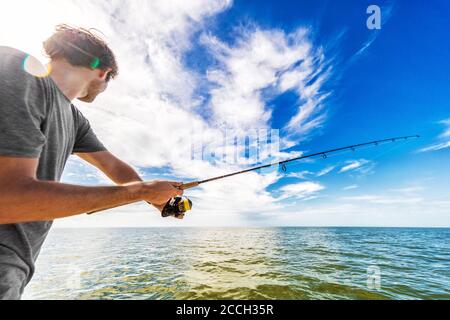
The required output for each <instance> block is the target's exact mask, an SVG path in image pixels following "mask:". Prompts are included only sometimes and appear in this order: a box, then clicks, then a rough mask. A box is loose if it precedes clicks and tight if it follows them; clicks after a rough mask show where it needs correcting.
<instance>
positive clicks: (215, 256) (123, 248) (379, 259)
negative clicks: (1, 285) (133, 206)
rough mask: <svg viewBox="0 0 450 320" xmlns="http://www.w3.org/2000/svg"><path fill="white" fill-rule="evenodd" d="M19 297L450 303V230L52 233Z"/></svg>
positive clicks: (135, 230) (286, 229)
mask: <svg viewBox="0 0 450 320" xmlns="http://www.w3.org/2000/svg"><path fill="white" fill-rule="evenodd" d="M23 298H24V299H450V229H415V228H414V229H413V228H411V229H409V228H255V229H245V228H146V229H144V228H141V229H138V228H136V229H54V230H52V231H51V233H50V235H49V237H48V239H47V241H46V243H45V245H44V247H43V249H42V251H41V255H40V257H39V259H38V261H37V269H36V273H35V276H34V278H33V280H32V281H31V282H30V283H29V285H28V287H27V289H26V291H25V294H24V296H23Z"/></svg>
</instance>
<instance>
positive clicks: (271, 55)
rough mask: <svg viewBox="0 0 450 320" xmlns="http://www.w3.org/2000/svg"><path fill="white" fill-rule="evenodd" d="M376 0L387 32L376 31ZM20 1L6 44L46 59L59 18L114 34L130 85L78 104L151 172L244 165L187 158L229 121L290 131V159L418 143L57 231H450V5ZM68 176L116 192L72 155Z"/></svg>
mask: <svg viewBox="0 0 450 320" xmlns="http://www.w3.org/2000/svg"><path fill="white" fill-rule="evenodd" d="M371 4H376V5H378V6H379V7H380V8H381V19H382V23H381V29H380V30H369V29H368V28H367V27H366V20H367V18H368V17H369V14H367V13H366V9H367V7H368V6H369V5H371ZM21 5H24V4H21V3H20V1H18V2H10V3H9V4H7V6H10V9H11V10H9V11H8V10H5V11H3V10H2V14H0V17H1V18H2V21H3V22H2V24H5V25H6V24H7V25H8V26H11V25H17V26H16V28H10V30H17V32H15V33H14V34H6V33H3V34H0V41H1V43H2V44H7V45H11V46H15V47H18V48H20V49H22V50H25V51H28V52H30V53H32V54H34V55H36V56H37V57H40V58H41V59H44V58H43V57H41V56H40V54H41V52H40V41H38V40H40V39H44V37H46V36H48V35H49V34H50V33H51V30H52V27H53V26H54V25H55V24H56V23H59V22H68V23H72V24H75V25H82V26H88V27H96V28H98V29H100V30H102V32H103V33H104V34H105V35H106V37H107V39H108V41H109V42H110V45H111V47H112V48H113V50H115V51H116V53H117V56H118V58H119V65H120V66H121V74H120V77H119V79H118V80H117V81H115V83H113V84H112V85H111V86H110V89H109V90H108V92H107V93H105V94H104V96H103V97H101V98H100V99H99V100H98V101H96V103H94V104H93V105H85V104H82V103H76V105H77V106H78V107H79V108H80V109H81V110H82V112H83V113H84V114H85V115H86V116H87V117H88V118H89V119H90V121H91V123H92V125H93V126H94V128H95V130H96V132H97V133H98V135H99V137H100V138H101V139H102V140H103V141H104V142H105V144H106V145H107V146H108V147H109V149H110V150H111V151H112V152H114V153H115V154H116V155H118V156H119V157H121V158H123V159H125V160H126V161H128V162H129V163H130V164H132V165H134V166H135V167H136V169H137V170H139V171H140V172H141V173H142V174H143V176H144V177H145V178H147V179H153V178H161V177H162V178H171V179H177V180H178V179H179V180H184V181H190V180H195V179H202V178H206V177H210V176H214V175H217V174H223V173H227V172H230V171H233V170H236V169H239V168H244V167H246V165H244V164H242V163H241V164H240V165H227V164H224V163H222V164H219V165H213V164H212V163H208V162H206V161H190V159H189V158H188V157H185V154H186V153H187V151H186V149H185V146H190V143H191V142H192V141H195V143H198V141H200V140H201V141H203V142H205V141H206V143H212V142H214V141H217V140H218V139H219V138H220V136H221V135H220V130H219V128H222V127H226V128H227V129H229V130H235V131H236V132H239V133H240V134H245V133H247V132H249V131H251V130H252V129H267V130H269V129H279V130H280V138H281V141H280V142H281V147H282V150H281V151H282V152H281V153H280V154H279V155H278V156H279V157H281V158H285V157H289V156H290V157H292V156H296V155H299V154H301V153H308V152H315V151H318V150H323V149H329V148H333V147H339V146H344V145H347V144H353V143H359V142H364V141H370V140H374V139H383V138H386V137H391V136H399V135H409V134H420V135H421V138H420V139H419V140H415V141H411V142H407V143H400V144H393V145H386V146H383V147H378V148H370V149H367V150H361V151H357V152H356V153H346V154H342V155H337V156H333V157H329V158H328V159H325V160H323V159H316V160H314V161H304V162H299V163H295V164H291V165H289V166H288V172H287V173H286V174H283V173H282V172H272V173H271V174H265V175H264V174H257V173H252V174H248V175H246V176H245V177H243V176H241V177H236V178H232V179H229V180H227V181H225V180H224V181H221V182H214V183H211V184H209V185H205V186H204V187H203V188H200V189H197V190H192V191H190V192H188V193H187V195H188V196H192V198H193V200H194V211H193V212H192V213H191V215H190V216H189V217H188V218H187V219H185V220H184V221H182V222H179V221H168V220H161V219H160V218H159V217H158V216H157V214H155V213H154V212H151V213H152V214H149V212H150V210H148V208H147V207H146V206H145V205H144V204H135V205H131V206H127V207H124V208H120V209H116V210H112V211H111V212H108V213H106V214H103V215H99V216H97V217H95V218H93V217H76V218H72V219H66V220H64V221H61V222H60V225H61V226H69V227H71V226H152V225H157V226H165V225H168V226H175V225H183V226H184V225H186V226H191V225H192V226H197V225H200V226H202V225H208V226H209V225H211V226H216V225H217V226H227V225H230V226H273V225H341V226H347V225H350V226H352V225H363V226H450V200H449V199H448V195H449V194H450V187H449V184H448V181H449V180H450V174H449V170H448V169H449V162H448V159H449V152H450V142H449V141H450V90H448V86H449V84H450V76H449V71H450V62H449V59H448V57H449V56H450V41H449V40H450V36H449V35H448V30H449V29H450V22H449V21H450V20H449V18H450V4H449V3H448V2H447V1H434V2H433V4H432V5H430V4H429V3H425V2H423V1H376V2H373V1H359V0H358V1H287V0H286V1H273V0H271V1H269V0H267V1H226V0H217V1H203V0H195V1H176V0H172V1H152V3H148V2H145V1H143V2H139V1H137V2H134V3H132V2H131V1H130V2H127V1H122V2H121V1H111V2H108V3H106V2H102V1H89V3H86V2H84V1H65V2H64V3H62V2H58V1H56V2H55V1H42V2H41V3H40V4H31V3H30V2H27V3H26V5H27V6H32V7H33V8H29V9H30V10H29V12H32V13H28V15H27V16H24V14H23V13H22V12H20V11H19V8H20V6H21ZM5 12H14V13H15V14H14V15H9V16H3V15H5ZM92 21H95V22H92ZM27 25H33V30H32V31H31V32H30V30H26V26H27ZM1 27H2V30H5V28H4V26H3V25H2V26H1ZM188 137H189V138H190V139H188ZM264 160H269V159H264ZM64 180H65V181H66V182H71V183H81V184H105V183H109V182H108V181H107V180H106V179H105V177H104V176H102V175H101V174H99V173H98V172H97V171H96V170H94V169H93V168H91V167H89V166H86V165H85V164H83V163H81V162H80V161H78V160H76V159H71V160H70V162H69V164H68V166H67V168H66V172H65V175H64Z"/></svg>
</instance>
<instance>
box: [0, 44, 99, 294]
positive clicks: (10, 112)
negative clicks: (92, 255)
mask: <svg viewBox="0 0 450 320" xmlns="http://www.w3.org/2000/svg"><path fill="white" fill-rule="evenodd" d="M27 57H28V55H27V54H26V53H23V52H21V51H18V50H16V49H13V48H9V47H2V46H0V156H11V157H26V158H39V166H38V169H37V173H36V174H37V178H38V179H39V180H47V181H59V180H60V178H61V175H62V172H63V170H64V166H65V164H66V161H67V159H68V157H69V156H70V154H71V153H75V152H97V151H104V150H106V149H105V147H104V146H103V144H102V143H101V142H100V141H99V140H98V139H97V137H96V135H95V134H94V132H93V130H92V128H91V126H90V125H89V121H88V120H87V119H86V118H85V117H84V116H83V115H82V114H81V112H80V111H79V110H78V109H77V108H76V107H75V106H74V105H72V103H71V102H70V101H69V100H68V99H67V97H66V96H65V95H64V94H63V93H62V92H61V91H60V89H59V88H58V87H57V86H56V84H55V82H53V80H52V79H51V77H36V76H34V75H31V74H30V73H28V72H26V71H25V70H24V67H23V66H24V61H25V59H27ZM0 210H1V208H0ZM51 225H52V221H45V222H28V223H17V224H7V225H0V299H2V298H3V299H19V298H20V296H21V294H22V292H23V289H24V287H25V285H26V284H27V283H28V282H29V281H30V279H31V277H32V275H33V273H34V263H35V261H36V258H37V256H38V254H39V251H40V249H41V246H42V244H43V242H44V240H45V238H46V236H47V233H48V231H49V229H50V227H51Z"/></svg>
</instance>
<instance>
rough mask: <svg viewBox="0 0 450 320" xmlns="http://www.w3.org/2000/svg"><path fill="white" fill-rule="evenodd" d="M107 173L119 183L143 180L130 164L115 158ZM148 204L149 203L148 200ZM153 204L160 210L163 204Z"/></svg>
mask: <svg viewBox="0 0 450 320" xmlns="http://www.w3.org/2000/svg"><path fill="white" fill-rule="evenodd" d="M107 175H108V177H109V178H110V179H111V180H112V181H114V182H115V183H117V184H119V185H121V184H124V183H130V182H139V181H143V180H142V178H141V177H140V176H139V174H138V173H137V172H136V171H135V170H134V169H133V168H132V167H131V166H130V165H128V164H127V163H125V162H123V161H121V160H119V159H117V160H116V161H115V162H114V165H113V166H112V167H111V168H110V170H109V171H107ZM149 204H151V203H150V202H149ZM153 206H154V207H155V208H156V209H158V210H160V211H161V210H162V208H163V206H161V205H154V204H153Z"/></svg>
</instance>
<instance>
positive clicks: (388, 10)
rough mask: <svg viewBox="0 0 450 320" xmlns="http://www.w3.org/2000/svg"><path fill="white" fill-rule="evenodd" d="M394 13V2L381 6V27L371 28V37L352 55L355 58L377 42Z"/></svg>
mask: <svg viewBox="0 0 450 320" xmlns="http://www.w3.org/2000/svg"><path fill="white" fill-rule="evenodd" d="M393 13H394V3H388V4H386V5H385V6H382V7H381V29H379V30H370V36H369V39H368V40H367V41H366V42H365V43H364V44H363V45H362V47H361V48H360V49H359V50H358V51H357V52H356V53H355V54H354V56H353V57H352V59H353V60H355V59H357V58H359V57H360V56H362V55H363V54H364V53H365V52H366V51H367V49H368V48H369V47H370V46H371V45H372V44H373V43H374V42H375V40H376V39H377V38H378V36H379V35H380V34H381V32H382V30H383V27H384V26H385V25H386V23H387V22H388V21H389V20H390V19H391V17H392V15H393Z"/></svg>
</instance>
